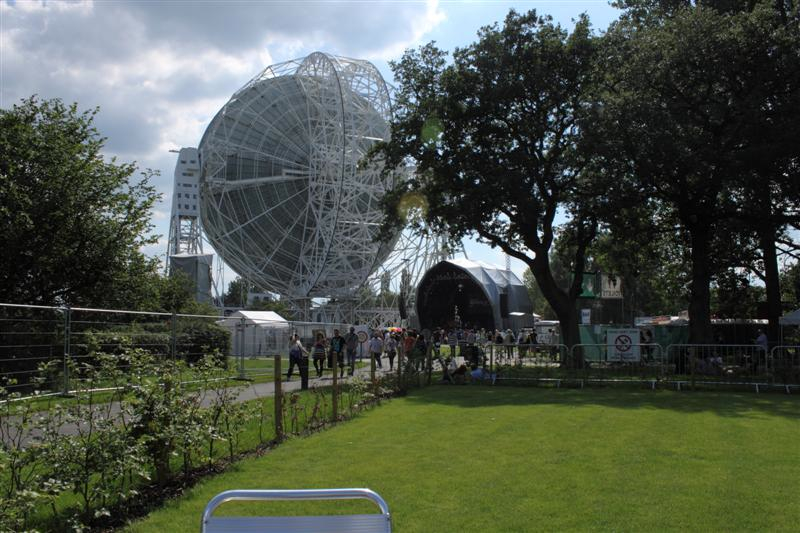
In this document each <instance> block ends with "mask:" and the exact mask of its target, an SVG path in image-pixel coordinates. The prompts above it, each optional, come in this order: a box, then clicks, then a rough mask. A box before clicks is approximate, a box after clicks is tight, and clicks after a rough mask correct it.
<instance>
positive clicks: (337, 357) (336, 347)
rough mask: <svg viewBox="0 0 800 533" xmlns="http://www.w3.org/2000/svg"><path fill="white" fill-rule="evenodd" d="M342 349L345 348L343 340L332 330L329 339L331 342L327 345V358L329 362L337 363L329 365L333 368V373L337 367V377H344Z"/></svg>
mask: <svg viewBox="0 0 800 533" xmlns="http://www.w3.org/2000/svg"><path fill="white" fill-rule="evenodd" d="M344 347H345V340H344V337H342V336H341V335H340V334H339V330H338V329H334V330H333V337H331V341H330V343H329V348H328V357H329V358H330V359H331V361H337V363H333V362H332V363H331V365H330V366H332V367H333V371H334V372H336V365H337V364H338V366H339V377H344Z"/></svg>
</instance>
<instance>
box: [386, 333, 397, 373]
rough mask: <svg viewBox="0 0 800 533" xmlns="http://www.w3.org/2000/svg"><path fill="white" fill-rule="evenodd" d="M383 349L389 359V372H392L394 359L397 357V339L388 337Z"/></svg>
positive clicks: (391, 336)
mask: <svg viewBox="0 0 800 533" xmlns="http://www.w3.org/2000/svg"><path fill="white" fill-rule="evenodd" d="M384 348H385V349H386V355H387V356H388V357H389V371H392V370H394V357H395V356H396V355H397V337H396V336H395V335H389V338H388V339H387V340H386V344H385V345H384Z"/></svg>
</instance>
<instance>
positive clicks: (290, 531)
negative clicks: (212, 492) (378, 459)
mask: <svg viewBox="0 0 800 533" xmlns="http://www.w3.org/2000/svg"><path fill="white" fill-rule="evenodd" d="M354 499H365V500H370V501H372V502H373V503H375V505H377V506H378V508H379V509H380V511H381V512H380V513H373V514H354V515H323V516H223V517H214V516H212V515H213V513H214V510H215V509H216V508H217V507H219V506H220V505H222V504H223V503H225V502H229V501H235V500H251V501H252V500H256V501H284V500H354ZM200 531H201V532H202V533H233V532H237V533H238V532H256V531H258V532H264V533H268V532H278V531H282V532H287V533H299V532H302V533H312V532H314V533H317V532H319V533H345V532H353V533H378V532H381V533H390V532H391V531H392V520H391V517H390V515H389V506H388V505H386V502H385V501H384V500H383V498H381V497H380V496H379V495H378V494H377V493H375V492H373V491H371V490H370V489H315V490H226V491H225V492H221V493H219V494H217V495H216V496H214V497H213V498H212V499H211V501H209V502H208V505H206V508H205V511H203V521H202V523H201V526H200Z"/></svg>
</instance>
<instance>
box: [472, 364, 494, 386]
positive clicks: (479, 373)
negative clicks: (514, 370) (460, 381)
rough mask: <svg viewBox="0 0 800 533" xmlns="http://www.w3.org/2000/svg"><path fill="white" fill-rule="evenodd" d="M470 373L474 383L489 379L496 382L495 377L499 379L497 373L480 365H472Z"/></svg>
mask: <svg viewBox="0 0 800 533" xmlns="http://www.w3.org/2000/svg"><path fill="white" fill-rule="evenodd" d="M469 375H470V378H471V379H472V382H473V383H477V382H479V381H489V380H491V382H492V383H494V381H495V379H497V374H495V373H490V372H489V371H488V370H486V369H485V368H481V367H479V366H478V365H472V371H471V372H470V373H469Z"/></svg>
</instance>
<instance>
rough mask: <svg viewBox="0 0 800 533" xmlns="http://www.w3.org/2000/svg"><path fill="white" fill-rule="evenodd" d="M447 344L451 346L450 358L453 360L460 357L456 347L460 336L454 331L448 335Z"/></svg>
mask: <svg viewBox="0 0 800 533" xmlns="http://www.w3.org/2000/svg"><path fill="white" fill-rule="evenodd" d="M447 344H448V345H449V346H450V357H452V358H453V359H455V358H456V356H457V355H458V354H457V353H456V346H458V336H457V335H456V332H455V331H453V330H452V329H451V330H450V331H449V332H448V333H447Z"/></svg>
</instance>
